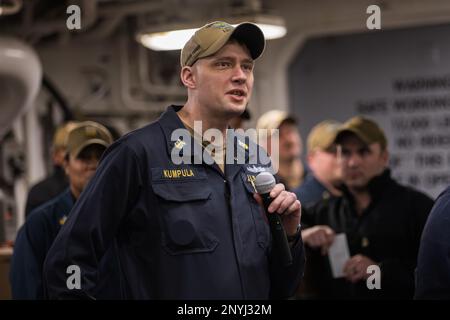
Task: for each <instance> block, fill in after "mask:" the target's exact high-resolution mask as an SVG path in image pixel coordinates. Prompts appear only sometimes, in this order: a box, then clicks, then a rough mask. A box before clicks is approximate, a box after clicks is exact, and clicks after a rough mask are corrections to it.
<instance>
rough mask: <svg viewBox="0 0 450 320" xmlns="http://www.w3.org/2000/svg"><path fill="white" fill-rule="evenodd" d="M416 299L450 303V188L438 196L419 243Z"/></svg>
mask: <svg viewBox="0 0 450 320" xmlns="http://www.w3.org/2000/svg"><path fill="white" fill-rule="evenodd" d="M414 298H415V299H450V187H447V189H446V190H445V191H444V192H442V193H441V195H439V197H438V199H437V200H436V203H435V204H434V206H433V209H432V210H431V213H430V216H429V217H428V220H427V223H426V224H425V228H424V230H423V233H422V239H421V241H420V248H419V257H418V260H417V269H416V291H415V296H414Z"/></svg>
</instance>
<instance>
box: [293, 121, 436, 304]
mask: <svg viewBox="0 0 450 320" xmlns="http://www.w3.org/2000/svg"><path fill="white" fill-rule="evenodd" d="M336 143H337V144H338V145H340V146H341V148H342V162H341V163H342V170H343V181H344V186H343V190H342V191H343V196H342V197H338V198H329V199H326V200H323V201H321V202H319V203H318V204H317V205H315V206H313V207H312V208H310V210H305V211H304V213H303V215H302V226H303V230H302V237H303V241H304V243H305V244H306V247H307V249H308V250H310V251H311V252H310V253H311V255H310V256H311V258H310V259H309V260H308V262H307V264H310V268H309V269H310V270H311V275H310V277H311V279H309V280H310V281H311V282H312V283H313V284H314V288H315V293H316V295H317V297H318V298H331V299H359V298H362V299H371V298H382V299H410V298H412V297H413V294H414V270H415V267H416V263H417V253H418V248H419V242H420V237H421V233H422V230H423V227H424V225H425V221H426V219H427V216H428V214H429V212H430V210H431V207H432V205H433V200H432V199H430V198H429V197H428V196H426V195H425V194H423V193H420V192H418V191H416V190H414V189H412V188H409V187H406V186H402V185H400V184H398V183H397V182H396V181H395V180H394V179H392V178H391V176H390V170H389V169H388V168H387V165H388V159H389V155H388V150H387V140H386V137H385V134H384V132H383V131H382V130H381V128H380V127H379V126H378V125H377V124H376V123H375V122H373V121H371V120H369V119H366V118H363V117H354V118H352V119H350V120H348V121H347V122H346V123H344V124H343V125H342V126H341V128H340V129H339V131H338V134H337V136H336Z"/></svg>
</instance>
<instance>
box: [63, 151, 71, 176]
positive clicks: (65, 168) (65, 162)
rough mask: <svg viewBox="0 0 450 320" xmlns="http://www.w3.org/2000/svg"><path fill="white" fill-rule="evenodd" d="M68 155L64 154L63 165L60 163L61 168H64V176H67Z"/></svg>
mask: <svg viewBox="0 0 450 320" xmlns="http://www.w3.org/2000/svg"><path fill="white" fill-rule="evenodd" d="M69 157H70V156H69V155H68V154H66V156H65V157H64V160H63V163H62V167H63V168H64V172H65V173H66V176H68V175H69V161H70V160H69Z"/></svg>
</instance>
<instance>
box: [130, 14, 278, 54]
mask: <svg viewBox="0 0 450 320" xmlns="http://www.w3.org/2000/svg"><path fill="white" fill-rule="evenodd" d="M216 20H221V19H216ZM234 20H236V19H234ZM239 20H240V21H242V22H244V21H245V22H253V23H255V24H256V25H258V27H260V28H261V30H262V32H263V33H264V36H265V37H266V39H267V40H271V39H278V38H281V37H284V36H285V34H286V27H285V26H284V23H283V21H282V19H280V18H270V19H268V18H267V16H264V17H262V16H260V17H258V18H255V17H252V18H247V19H245V18H240V19H239ZM224 21H230V20H229V19H228V20H227V19H225V20H224ZM237 24H238V23H236V24H233V26H236V25H237ZM169 30H170V31H154V32H152V31H151V30H149V31H147V32H145V31H144V32H140V33H138V35H137V37H136V38H137V41H139V42H140V43H141V44H142V45H144V46H145V47H147V48H149V49H152V50H155V51H168V50H180V49H181V48H183V46H184V44H185V43H186V42H187V41H188V40H189V38H190V37H191V36H192V35H193V34H194V33H195V31H196V30H197V28H195V29H187V28H176V27H172V28H170V29H169Z"/></svg>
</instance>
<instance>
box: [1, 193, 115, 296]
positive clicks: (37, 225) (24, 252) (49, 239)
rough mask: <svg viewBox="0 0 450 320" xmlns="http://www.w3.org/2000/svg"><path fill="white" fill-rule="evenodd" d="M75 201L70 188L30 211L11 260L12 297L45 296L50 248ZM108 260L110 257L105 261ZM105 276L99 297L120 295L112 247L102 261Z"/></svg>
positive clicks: (17, 239) (98, 291)
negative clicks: (47, 256)
mask: <svg viewBox="0 0 450 320" xmlns="http://www.w3.org/2000/svg"><path fill="white" fill-rule="evenodd" d="M73 205H74V198H73V196H72V194H71V192H70V189H68V188H67V189H66V190H65V191H64V192H63V193H61V194H59V195H58V196H56V197H55V198H53V199H52V200H50V201H48V202H46V203H44V204H42V205H41V206H39V207H38V208H36V209H34V210H33V211H31V213H30V215H29V217H28V218H27V220H26V222H25V224H24V225H23V226H22V228H20V230H19V232H18V234H17V237H16V241H15V245H14V252H13V257H12V261H11V269H10V283H11V291H12V297H13V299H44V298H45V292H44V287H43V283H42V271H43V265H44V261H45V257H46V255H47V252H48V250H49V249H50V247H51V245H52V244H53V241H54V240H55V238H56V236H57V234H58V232H59V231H60V229H61V226H62V225H63V224H64V223H65V221H66V219H67V216H68V214H69V212H70V210H71V209H72V207H73ZM106 260H108V261H106ZM101 269H102V276H103V278H101V279H100V281H99V282H100V284H99V286H98V287H97V288H98V290H97V291H96V292H95V293H94V296H96V297H97V298H99V299H118V298H120V297H121V293H120V292H121V291H120V290H121V289H120V279H119V278H118V277H119V275H120V273H119V272H118V264H117V261H116V260H115V258H114V254H113V250H112V249H111V250H110V251H108V254H107V256H105V262H102V266H101Z"/></svg>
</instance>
